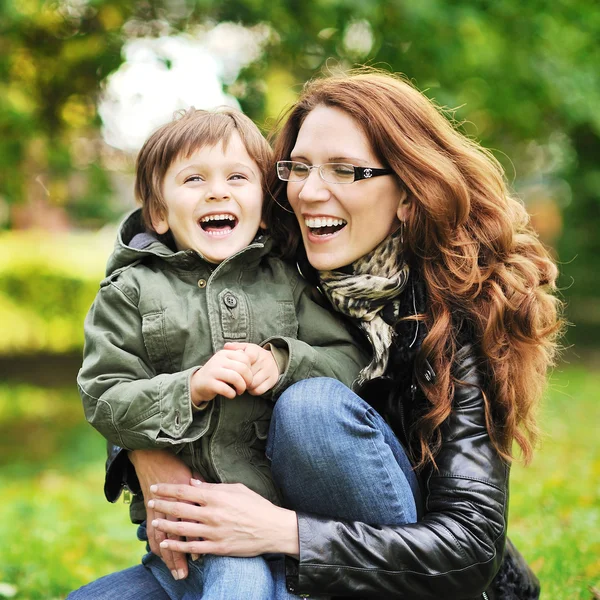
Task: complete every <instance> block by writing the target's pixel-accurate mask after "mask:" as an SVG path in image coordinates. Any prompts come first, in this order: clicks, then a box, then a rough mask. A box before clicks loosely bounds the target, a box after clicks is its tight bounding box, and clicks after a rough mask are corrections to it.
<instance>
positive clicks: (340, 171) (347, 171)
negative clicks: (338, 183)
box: [333, 165, 354, 175]
mask: <svg viewBox="0 0 600 600" xmlns="http://www.w3.org/2000/svg"><path fill="white" fill-rule="evenodd" d="M333 172H334V173H335V174H336V175H353V174H354V169H352V168H351V167H347V166H346V165H336V166H335V167H334V168H333Z"/></svg>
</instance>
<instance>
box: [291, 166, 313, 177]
mask: <svg viewBox="0 0 600 600" xmlns="http://www.w3.org/2000/svg"><path fill="white" fill-rule="evenodd" d="M308 170H309V169H308V167H307V166H306V165H303V164H302V163H294V164H293V165H292V172H293V173H295V174H296V175H306V173H308Z"/></svg>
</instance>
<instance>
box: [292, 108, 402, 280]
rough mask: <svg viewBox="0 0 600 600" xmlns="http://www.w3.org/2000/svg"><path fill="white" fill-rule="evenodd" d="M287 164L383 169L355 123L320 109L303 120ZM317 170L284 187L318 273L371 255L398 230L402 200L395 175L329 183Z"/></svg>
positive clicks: (340, 113)
mask: <svg viewBox="0 0 600 600" xmlns="http://www.w3.org/2000/svg"><path fill="white" fill-rule="evenodd" d="M290 160H294V161H299V162H303V163H305V164H307V165H320V164H323V163H331V162H343V163H349V164H352V165H355V166H357V167H375V168H384V167H385V166H386V165H382V164H381V162H380V161H379V160H377V158H376V157H375V154H374V152H373V150H372V148H371V146H370V144H369V141H368V140H367V137H366V136H365V134H364V133H363V131H362V129H361V128H360V126H359V125H358V123H357V122H356V121H355V120H354V119H353V118H352V117H351V116H350V115H348V114H347V113H345V112H344V111H342V110H340V109H338V108H332V107H328V106H324V105H320V106H317V107H316V108H315V109H313V110H312V111H311V112H310V113H309V114H308V115H307V117H306V119H305V120H304V123H303V124H302V127H301V128H300V131H299V132H298V138H297V139H296V144H295V146H294V148H293V150H292V152H291V156H290ZM318 171H319V170H318V169H312V170H311V171H310V175H309V176H308V178H307V179H305V180H304V181H297V182H288V184H287V195H288V200H289V202H290V204H291V206H292V208H293V209H294V212H295V214H296V218H297V219H298V222H299V223H300V229H301V231H302V239H303V241H304V246H305V247H306V253H307V256H308V260H309V261H310V263H311V264H312V266H313V267H315V268H316V269H319V270H329V269H336V268H339V267H343V266H345V265H348V264H350V263H352V262H354V261H355V260H357V259H358V258H360V257H361V256H364V255H365V254H367V253H369V252H370V251H371V250H373V249H374V248H375V247H376V246H377V245H379V244H380V243H381V242H382V241H383V240H384V239H385V238H386V237H387V236H388V235H389V234H390V233H392V232H393V231H395V230H396V229H397V228H398V227H399V226H400V222H399V220H398V212H399V210H400V206H401V204H402V200H403V198H404V194H403V191H402V188H401V187H400V182H399V180H398V178H397V177H396V176H395V175H384V176H381V177H373V178H372V179H362V180H359V181H355V182H354V183H347V184H341V183H328V182H326V181H323V179H321V177H320V175H319V172H318Z"/></svg>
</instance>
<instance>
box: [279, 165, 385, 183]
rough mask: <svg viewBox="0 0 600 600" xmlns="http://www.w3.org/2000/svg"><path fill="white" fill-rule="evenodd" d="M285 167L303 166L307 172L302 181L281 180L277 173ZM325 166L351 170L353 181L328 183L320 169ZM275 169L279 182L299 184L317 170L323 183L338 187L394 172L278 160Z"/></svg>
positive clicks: (373, 168) (374, 168)
mask: <svg viewBox="0 0 600 600" xmlns="http://www.w3.org/2000/svg"><path fill="white" fill-rule="evenodd" d="M284 165H285V166H286V167H287V165H303V166H305V167H306V168H307V169H308V172H307V174H306V177H304V178H303V179H293V180H292V179H283V177H281V174H280V172H279V168H280V166H284ZM326 165H342V166H344V167H348V168H349V169H352V170H353V171H354V179H353V180H352V181H329V180H328V179H325V177H324V176H323V171H322V168H323V167H325V166H326ZM276 168H277V177H278V178H279V179H280V180H281V181H286V182H289V183H299V182H300V181H306V180H307V179H308V178H309V177H310V172H311V171H312V170H313V169H318V170H319V177H320V178H321V179H322V180H323V181H324V182H325V183H332V184H335V185H337V184H339V185H345V184H349V183H354V182H355V181H361V180H363V179H372V178H373V177H381V176H382V175H392V174H393V173H394V171H393V170H392V169H379V168H376V167H356V166H354V165H351V164H350V163H336V162H331V163H322V164H320V165H307V164H306V163H303V162H300V161H298V160H278V161H277V163H276ZM291 170H292V169H291V168H290V172H291Z"/></svg>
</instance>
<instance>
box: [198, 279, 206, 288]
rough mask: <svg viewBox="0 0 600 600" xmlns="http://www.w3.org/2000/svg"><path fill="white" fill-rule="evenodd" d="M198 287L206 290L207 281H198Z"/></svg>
mask: <svg viewBox="0 0 600 600" xmlns="http://www.w3.org/2000/svg"><path fill="white" fill-rule="evenodd" d="M198 287H199V288H205V287H206V279H198Z"/></svg>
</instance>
